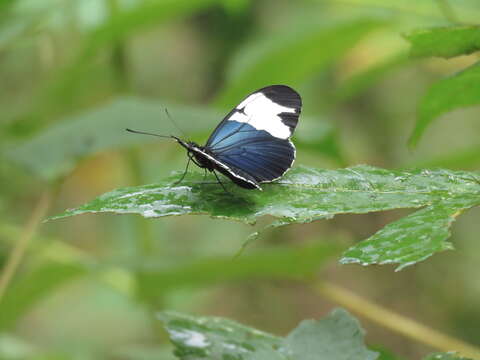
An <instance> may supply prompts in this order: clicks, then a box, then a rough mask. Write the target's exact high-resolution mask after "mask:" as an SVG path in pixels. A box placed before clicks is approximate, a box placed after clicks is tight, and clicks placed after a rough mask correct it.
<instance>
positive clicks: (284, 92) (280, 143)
mask: <svg viewBox="0 0 480 360" xmlns="http://www.w3.org/2000/svg"><path fill="white" fill-rule="evenodd" d="M301 108H302V100H301V98H300V95H299V94H298V93H297V92H296V91H295V90H293V89H292V88H290V87H288V86H286V85H272V86H267V87H264V88H262V89H260V90H257V91H255V92H253V93H251V94H250V95H248V96H247V97H246V98H245V99H244V100H243V101H242V102H241V103H240V104H238V105H237V106H236V107H235V108H234V109H233V110H232V111H230V113H229V114H228V115H227V116H226V117H225V118H224V119H223V120H222V122H221V123H220V124H218V126H217V127H216V129H215V130H214V131H213V133H212V134H211V135H210V137H209V138H208V141H207V143H206V145H205V146H200V145H198V144H196V143H194V142H191V141H184V140H182V139H179V138H178V137H176V136H170V137H171V138H173V139H175V140H176V141H177V142H178V143H179V144H180V145H181V146H183V147H184V148H185V149H186V150H187V154H188V163H187V169H188V164H189V163H190V160H191V161H193V162H194V163H195V164H197V165H198V166H199V167H201V168H204V169H205V171H206V170H208V171H210V172H213V173H214V174H215V176H216V177H217V174H216V172H215V171H218V172H220V173H222V174H223V175H225V176H227V177H228V178H230V180H232V181H233V182H234V183H235V184H237V185H238V186H240V187H242V188H245V189H260V190H261V187H260V184H261V183H266V182H271V181H274V180H276V179H278V178H280V177H282V175H283V174H285V172H287V170H288V169H290V167H291V166H292V164H293V161H294V160H295V146H294V145H293V143H292V142H291V141H290V137H291V136H292V134H293V132H294V130H295V127H296V126H297V122H298V117H299V116H300V111H301ZM127 130H128V131H131V132H137V131H134V130H130V129H127ZM139 133H141V132H139ZM187 169H186V170H185V173H186V172H187ZM185 173H184V176H185ZM182 180H183V176H182V178H181V179H180V181H182ZM217 180H218V177H217ZM218 181H219V180H218ZM219 182H220V181H219ZM220 184H221V182H220Z"/></svg>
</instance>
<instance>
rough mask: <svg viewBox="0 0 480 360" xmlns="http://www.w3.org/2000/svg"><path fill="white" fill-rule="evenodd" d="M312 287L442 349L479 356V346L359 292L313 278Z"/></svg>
mask: <svg viewBox="0 0 480 360" xmlns="http://www.w3.org/2000/svg"><path fill="white" fill-rule="evenodd" d="M312 288H313V290H314V291H315V292H316V293H318V294H320V295H322V296H324V297H326V298H328V299H330V300H332V301H334V302H336V303H338V304H340V305H342V306H344V307H346V308H347V309H350V310H352V311H353V312H355V313H357V314H359V315H360V316H363V317H365V318H367V319H369V320H371V321H373V322H375V323H377V324H379V325H381V326H383V327H386V328H388V329H390V330H393V331H395V332H397V333H400V334H402V335H404V336H406V337H408V338H411V339H413V340H415V341H418V342H421V343H423V344H426V345H429V346H431V347H433V348H435V349H438V350H441V351H458V352H459V353H460V354H461V355H462V356H467V357H472V358H474V359H480V349H479V348H477V347H475V346H473V345H470V344H467V343H466V342H464V341H462V340H459V339H456V338H454V337H451V336H448V335H445V334H442V333H441V332H439V331H437V330H434V329H432V328H429V327H428V326H425V325H423V324H420V323H418V322H416V321H414V320H412V319H410V318H408V317H406V316H403V315H400V314H397V313H395V312H393V311H391V310H388V309H386V308H384V307H382V306H380V305H377V304H374V303H372V302H370V301H369V300H367V299H365V298H362V297H360V296H359V295H357V294H355V293H353V292H351V291H349V290H347V289H344V288H342V287H340V286H337V285H335V284H331V283H327V282H324V283H320V282H315V283H313V284H312Z"/></svg>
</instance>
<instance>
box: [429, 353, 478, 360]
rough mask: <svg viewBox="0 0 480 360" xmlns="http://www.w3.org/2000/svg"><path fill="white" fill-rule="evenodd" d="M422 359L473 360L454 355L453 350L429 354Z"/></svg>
mask: <svg viewBox="0 0 480 360" xmlns="http://www.w3.org/2000/svg"><path fill="white" fill-rule="evenodd" d="M423 360H473V359H470V358H465V357H461V356H458V355H456V353H454V352H448V353H435V354H430V355H428V356H427V357H426V358H424V359H423Z"/></svg>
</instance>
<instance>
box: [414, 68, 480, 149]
mask: <svg viewBox="0 0 480 360" xmlns="http://www.w3.org/2000/svg"><path fill="white" fill-rule="evenodd" d="M479 80H480V63H476V64H475V65H472V66H470V67H469V68H467V69H465V70H464V71H462V72H460V73H458V74H455V75H453V76H451V77H448V78H445V79H442V80H440V81H438V82H436V83H435V84H433V85H432V86H431V87H430V89H429V90H428V91H427V93H426V94H425V96H424V97H423V98H422V100H421V102H420V105H419V107H418V114H417V121H416V123H415V128H414V130H413V132H412V135H411V136H410V139H409V144H410V145H411V146H415V145H416V144H417V143H418V141H419V140H420V137H421V136H422V135H423V133H424V132H425V130H426V129H427V127H428V126H429V125H430V124H431V122H432V121H433V120H435V119H436V118H438V117H439V116H440V115H443V114H445V113H447V112H449V111H452V110H455V109H459V108H462V107H467V106H473V105H478V104H480V81H479Z"/></svg>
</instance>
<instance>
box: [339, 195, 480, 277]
mask: <svg viewBox="0 0 480 360" xmlns="http://www.w3.org/2000/svg"><path fill="white" fill-rule="evenodd" d="M478 203H479V201H478V199H475V198H471V197H468V196H467V197H461V196H460V197H458V198H456V199H450V200H447V201H445V202H439V203H435V204H433V205H431V206H428V207H426V208H424V209H422V210H419V211H417V212H415V213H413V214H412V215H409V216H407V217H404V218H403V219H400V220H398V221H395V222H393V223H391V224H389V225H387V226H385V227H384V228H383V229H381V230H380V231H378V232H377V233H376V234H375V235H373V236H372V237H370V238H368V239H367V240H364V241H362V242H361V243H360V244H358V245H356V246H353V247H351V248H350V249H348V250H347V251H346V252H345V253H344V254H343V257H342V259H341V260H340V262H341V263H343V264H348V263H360V264H362V265H372V264H391V263H396V264H400V266H398V267H397V271H399V270H401V269H403V268H404V267H406V266H409V265H412V264H415V263H417V262H420V261H422V260H425V259H426V258H428V257H430V256H432V255H433V254H434V253H436V252H439V251H443V250H448V249H452V245H451V244H450V243H449V242H447V241H445V240H446V239H447V238H448V237H449V236H450V231H449V229H450V226H451V224H452V222H453V221H454V220H455V218H456V217H457V216H458V215H460V213H461V212H462V211H463V210H465V209H467V208H470V207H472V206H475V205H477V204H478Z"/></svg>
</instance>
